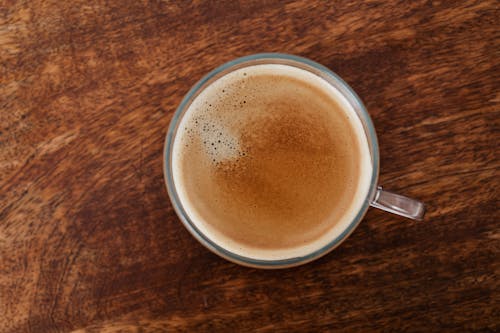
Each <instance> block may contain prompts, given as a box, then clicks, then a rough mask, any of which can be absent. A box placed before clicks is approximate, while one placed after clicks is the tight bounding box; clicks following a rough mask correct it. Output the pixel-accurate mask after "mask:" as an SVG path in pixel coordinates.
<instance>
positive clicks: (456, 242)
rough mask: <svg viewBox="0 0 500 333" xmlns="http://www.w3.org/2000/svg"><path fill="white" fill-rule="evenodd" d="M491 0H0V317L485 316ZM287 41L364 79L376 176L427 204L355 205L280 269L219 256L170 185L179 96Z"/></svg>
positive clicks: (493, 63) (368, 319)
mask: <svg viewBox="0 0 500 333" xmlns="http://www.w3.org/2000/svg"><path fill="white" fill-rule="evenodd" d="M498 8H499V6H498V2H495V1H332V2H330V4H329V5H328V4H327V2H312V1H309V0H303V1H295V2H294V1H286V2H285V1H283V2H274V1H241V2H235V1H224V2H217V3H215V2H206V3H203V2H195V3H193V4H188V2H184V1H180V2H178V3H170V2H168V1H165V2H163V1H155V2H151V3H147V2H141V1H110V2H108V1H98V2H89V1H73V2H69V1H68V2H66V1H28V2H24V1H19V2H17V1H3V2H2V4H1V5H0V112H1V113H0V332H6V333H15V332H69V331H76V332H98V331H103V332H163V331H180V332H183V331H187V332H217V331H227V332H323V331H325V332H327V331H336V332H351V331H355V332H367V331H387V332H392V331H394V332H401V331H415V332H430V331H436V332H443V331H445V332H449V331H456V332H464V331H474V330H479V331H497V332H498V331H499V330H500V306H499V303H500V295H499V287H500V286H499V280H500V279H499V271H500V265H499V254H500V244H499V243H500V233H499V223H498V221H499V217H500V216H499V203H498V197H499V191H498V187H499V185H500V184H499V180H498V179H499V176H500V163H499V158H498V148H497V147H498V143H499V140H500V137H499V131H500V124H499V121H500V112H499V111H500V89H499V88H500V84H499V83H500V68H499V59H500V24H499V17H500V11H499V10H498ZM263 51H268V52H269V51H276V52H287V53H293V54H297V55H301V56H305V57H309V58H311V59H313V60H316V61H318V62H320V63H322V64H325V65H326V66H328V67H330V68H331V69H333V70H334V71H336V72H337V73H338V74H340V75H341V76H342V77H343V78H345V80H346V81H347V82H348V83H349V84H350V85H351V86H352V87H353V88H354V89H355V90H356V91H357V92H358V93H359V95H360V96H361V97H362V99H363V100H364V101H365V104H366V105H367V107H368V109H369V111H370V113H371V115H372V117H373V120H374V122H375V125H376V128H377V131H378V135H379V141H380V146H381V176H380V180H381V183H382V184H384V185H385V186H386V188H388V189H393V190H396V191H399V192H402V193H404V194H407V195H409V196H414V197H416V198H420V199H422V200H423V201H425V202H426V203H427V204H428V214H427V218H426V220H425V221H424V222H413V221H408V220H405V219H402V218H399V217H396V216H393V215H390V214H387V213H383V212H380V211H377V210H373V209H372V210H370V211H369V212H368V214H367V216H366V218H365V219H364V221H363V223H361V225H360V226H359V228H358V229H357V230H356V231H355V232H354V233H353V235H352V236H351V237H350V238H349V239H348V240H347V241H346V242H345V243H344V244H342V246H341V247H340V248H338V249H337V250H335V251H334V252H332V253H331V254H329V255H327V256H326V257H323V258H322V259H320V260H318V261H316V262H314V263H311V264H308V265H305V266H302V267H299V268H294V269H288V270H284V271H261V270H255V269H249V268H244V267H240V266H237V265H234V264H232V263H229V262H226V261H224V260H222V259H220V258H219V257H217V256H215V255H214V254H212V253H210V252H209V251H207V250H206V249H205V248H203V247H202V246H201V245H199V244H198V243H197V241H196V240H195V239H194V238H192V237H191V236H190V235H189V234H188V232H187V231H186V230H185V229H184V227H183V226H182V225H181V223H180V222H179V220H178V218H177V217H176V215H175V214H174V212H173V210H172V207H171V205H170V202H169V200H168V197H167V194H166V190H165V188H164V182H163V174H162V149H163V140H164V135H165V132H166V129H167V126H168V124H169V122H170V119H171V117H172V113H173V112H174V110H175V108H176V106H177V105H178V103H179V102H180V100H181V98H182V96H183V95H184V94H185V93H186V92H187V90H188V89H189V88H190V87H191V85H193V84H194V83H195V82H196V81H197V80H198V79H199V78H200V77H201V76H202V75H203V74H205V73H207V72H208V71H209V70H211V69H213V68H214V67H216V66H218V65H220V64H222V63H224V62H226V61H228V60H230V59H233V58H235V57H238V56H242V55H247V54H251V53H256V52H263Z"/></svg>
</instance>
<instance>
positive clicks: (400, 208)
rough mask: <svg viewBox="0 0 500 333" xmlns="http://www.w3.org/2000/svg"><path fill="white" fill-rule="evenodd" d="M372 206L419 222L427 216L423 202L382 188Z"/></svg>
mask: <svg viewBox="0 0 500 333" xmlns="http://www.w3.org/2000/svg"><path fill="white" fill-rule="evenodd" d="M370 205H371V206H372V207H375V208H378V209H382V210H384V211H386V212H389V213H393V214H396V215H401V216H404V217H407V218H410V219H412V220H418V221H421V220H423V218H424V214H425V205H424V204H423V203H422V202H420V201H418V200H414V199H410V198H408V197H405V196H403V195H400V194H396V193H392V192H389V191H386V190H384V189H382V186H378V187H377V192H376V193H375V197H374V198H373V200H372V201H371V202H370Z"/></svg>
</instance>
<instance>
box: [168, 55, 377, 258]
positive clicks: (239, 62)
mask: <svg viewBox="0 0 500 333" xmlns="http://www.w3.org/2000/svg"><path fill="white" fill-rule="evenodd" d="M261 64H281V65H287V66H293V67H297V68H300V69H303V70H306V71H308V72H310V73H312V74H315V75H317V76H319V77H321V78H322V79H324V80H325V81H327V82H328V83H329V84H330V85H331V86H333V87H334V88H335V89H336V90H337V91H338V92H340V94H341V95H343V97H344V98H345V99H346V100H347V102H348V103H349V104H350V105H351V107H352V109H353V110H354V111H355V112H356V114H357V115H358V118H359V120H360V121H361V124H362V126H363V130H364V134H365V136H366V141H367V142H368V146H369V151H370V155H371V156H370V157H371V162H372V168H371V177H370V185H369V190H368V192H367V193H366V197H365V199H364V201H363V203H362V205H361V207H360V209H359V210H358V212H357V214H355V217H354V219H352V221H350V223H348V224H347V225H346V227H345V228H344V229H343V231H342V232H341V233H340V234H338V235H337V236H335V237H334V238H333V239H331V240H330V241H329V242H328V244H326V245H325V246H323V247H321V248H319V249H317V250H315V251H313V252H311V253H307V254H305V255H303V256H299V257H293V258H286V259H279V260H269V259H256V258H249V257H244V256H241V255H238V254H236V253H233V252H231V251H228V250H227V249H225V248H224V247H222V246H221V245H220V244H218V243H217V242H216V241H215V240H213V239H211V238H209V237H208V236H207V235H205V234H204V233H202V232H201V231H200V229H199V228H198V227H197V226H196V224H195V223H194V222H193V221H192V220H191V219H190V217H189V215H188V214H187V213H186V211H185V209H184V207H183V204H182V202H181V200H180V199H179V195H178V193H177V190H176V188H175V182H174V179H173V172H172V149H173V143H174V139H175V137H176V133H177V131H178V127H179V123H180V121H181V119H182V117H183V116H184V114H185V112H186V110H187V109H188V108H189V106H190V105H191V103H192V102H193V100H194V99H195V98H196V97H197V96H198V95H199V94H200V93H201V92H202V91H203V90H204V89H205V88H206V87H208V86H209V85H210V84H211V83H212V82H214V81H216V80H217V79H219V78H220V77H222V76H224V75H226V74H228V73H230V72H232V71H234V70H237V69H240V68H243V67H248V66H253V65H261ZM163 166H164V176H165V182H166V186H167V191H168V194H169V196H170V200H171V202H172V205H173V207H174V209H175V211H176V213H177V215H178V216H179V218H180V220H181V221H182V223H183V224H184V226H185V227H186V228H187V229H188V230H189V232H190V233H191V234H192V235H193V236H194V237H195V238H196V239H198V241H199V242H200V243H201V244H203V245H204V246H205V247H207V248H208V249H209V250H211V251H212V252H214V253H216V254H217V255H219V256H221V257H223V258H225V259H227V260H230V261H232V262H235V263H238V264H241V265H244V266H250V267H256V268H286V267H292V266H297V265H301V264H305V263H307V262H310V261H312V260H315V259H318V258H319V257H321V256H323V255H325V254H326V253H328V252H330V251H331V250H333V249H334V248H335V247H337V246H338V245H340V243H342V242H343V241H344V240H345V239H346V238H347V237H348V236H349V235H350V234H351V233H352V232H353V231H354V229H355V228H356V227H357V225H358V224H359V222H360V221H361V220H362V218H363V216H364V215H365V213H366V211H367V210H368V207H369V206H370V204H373V200H374V198H375V196H376V195H377V193H378V189H377V180H378V172H379V150H378V143H377V136H376V133H375V128H374V127H373V123H372V121H371V119H370V116H369V114H368V112H367V110H366V108H365V106H364V105H363V103H362V102H361V99H360V98H359V97H358V96H357V95H356V93H355V92H354V91H353V90H352V89H351V88H350V87H349V86H348V85H347V83H345V82H344V81H343V80H342V79H341V78H340V77H339V76H338V75H336V74H335V73H333V72H332V71H330V70H329V69H328V68H326V67H324V66H322V65H320V64H318V63H316V62H314V61H311V60H309V59H305V58H302V57H297V56H293V55H288V54H279V53H263V54H255V55H250V56H246V57H242V58H238V59H235V60H233V61H230V62H228V63H226V64H224V65H222V66H220V67H218V68H216V69H215V70H213V71H212V72H210V73H209V74H207V75H206V76H205V77H204V78H202V79H201V80H200V81H199V82H198V83H196V84H195V85H194V86H193V87H192V88H191V90H190V91H189V92H188V93H187V94H186V96H185V97H184V99H183V100H182V102H181V104H180V105H179V107H178V108H177V110H176V112H175V114H174V116H173V118H172V121H171V123H170V126H169V129H168V132H167V136H166V139H165V150H164V159H163Z"/></svg>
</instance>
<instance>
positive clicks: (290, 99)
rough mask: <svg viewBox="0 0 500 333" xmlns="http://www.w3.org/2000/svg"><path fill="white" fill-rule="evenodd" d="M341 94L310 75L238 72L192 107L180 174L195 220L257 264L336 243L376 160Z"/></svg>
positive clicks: (257, 69) (180, 150) (177, 165)
mask: <svg viewBox="0 0 500 333" xmlns="http://www.w3.org/2000/svg"><path fill="white" fill-rule="evenodd" d="M368 147H369V146H368V142H367V140H366V136H365V134H364V132H363V127H362V124H361V121H360V120H359V118H358V116H357V115H356V113H355V111H354V110H353V109H352V107H351V106H350V105H349V104H348V102H347V100H346V99H345V97H343V95H342V94H341V93H340V92H339V91H338V90H336V89H335V88H334V87H333V86H331V85H330V84H329V83H328V82H327V81H326V80H324V79H322V78H321V77H319V76H317V75H315V74H312V73H310V72H308V71H306V70H303V69H300V68H297V67H293V66H289V65H278V64H262V65H252V66H248V67H244V68H240V69H237V70H235V71H233V72H231V73H229V74H226V75H224V76H223V77H221V78H219V79H217V80H216V81H214V82H212V83H211V84H210V85H209V86H207V87H206V88H205V89H204V90H203V91H202V92H201V93H200V94H199V95H198V96H197V97H196V98H195V99H194V100H193V102H192V103H191V105H190V106H189V107H188V108H187V110H186V111H185V113H184V115H183V116H182V119H181V121H180V124H179V126H178V129H177V132H176V133H175V139H174V143H173V153H172V161H171V163H172V173H173V179H174V183H175V188H176V191H177V193H178V196H179V199H180V202H181V204H182V206H183V209H184V210H185V212H186V214H187V215H188V217H189V219H190V220H191V221H192V223H193V224H194V225H195V226H196V228H198V229H199V230H200V231H201V232H202V233H203V234H205V235H206V236H207V237H209V238H210V239H211V240H212V241H213V242H214V243H217V244H219V245H220V246H222V247H224V248H225V249H227V250H229V251H231V252H233V253H236V254H239V255H242V256H246V257H251V258H257V259H269V260H271V259H284V258H291V257H296V256H302V255H304V254H307V253H311V252H312V251H315V250H318V249H320V248H321V247H323V246H325V245H326V244H328V242H330V241H332V239H334V238H335V237H336V236H338V235H340V234H341V233H342V232H344V230H345V229H346V225H348V224H349V223H350V222H351V221H352V220H353V219H354V218H355V215H356V213H357V212H358V211H359V210H360V207H361V206H362V205H363V203H364V200H365V198H366V194H367V192H368V190H369V187H370V175H371V171H372V162H371V158H370V152H369V148H368Z"/></svg>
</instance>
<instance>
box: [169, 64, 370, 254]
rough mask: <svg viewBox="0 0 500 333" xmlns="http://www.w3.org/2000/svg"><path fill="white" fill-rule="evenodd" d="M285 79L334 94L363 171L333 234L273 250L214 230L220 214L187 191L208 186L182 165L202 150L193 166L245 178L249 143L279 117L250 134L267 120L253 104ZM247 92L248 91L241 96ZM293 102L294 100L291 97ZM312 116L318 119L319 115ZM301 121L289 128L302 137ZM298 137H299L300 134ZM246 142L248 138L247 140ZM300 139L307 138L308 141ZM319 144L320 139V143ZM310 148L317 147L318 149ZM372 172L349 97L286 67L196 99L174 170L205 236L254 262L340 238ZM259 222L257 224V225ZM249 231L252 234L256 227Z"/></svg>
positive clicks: (257, 69) (253, 71)
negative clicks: (213, 213) (259, 79)
mask: <svg viewBox="0 0 500 333" xmlns="http://www.w3.org/2000/svg"><path fill="white" fill-rule="evenodd" d="M257 77H266V81H265V82H264V83H263V84H262V85H261V86H259V85H258V84H255V83H256V81H257V80H256V79H255V78H257ZM282 77H287V78H293V79H294V80H299V81H303V82H306V83H307V84H308V85H310V86H311V87H314V89H317V90H318V91H320V92H322V94H324V95H326V96H329V98H330V99H331V98H333V99H334V100H335V102H336V103H337V104H338V105H339V106H340V108H341V109H342V110H343V112H344V113H345V114H344V116H345V117H346V118H347V119H348V121H349V124H350V126H351V127H352V129H353V130H354V132H355V133H357V134H356V138H357V140H358V141H359V142H358V143H357V146H358V147H359V150H360V151H359V155H360V156H359V161H360V165H359V168H360V170H359V180H358V184H357V186H356V189H355V194H354V197H353V200H351V201H350V204H349V207H346V209H345V213H343V214H342V216H340V217H338V220H337V221H336V223H335V222H334V223H330V225H331V227H329V228H328V230H325V231H324V232H323V233H322V234H321V235H320V236H318V237H316V238H315V239H314V240H312V241H308V242H307V243H298V244H295V245H287V246H283V247H281V248H270V247H268V246H265V245H266V244H260V245H258V246H255V245H249V244H245V243H244V242H242V241H240V240H238V239H236V237H228V236H227V235H226V234H224V233H223V232H221V231H220V230H218V229H217V227H214V224H216V223H213V221H215V220H216V219H218V216H210V214H207V213H206V211H207V210H208V209H209V208H210V207H204V202H203V200H202V199H203V198H196V197H194V196H193V194H192V193H189V191H188V190H187V189H188V188H193V186H198V185H200V186H201V187H203V186H205V185H206V184H201V183H203V177H202V178H199V177H198V178H196V177H191V175H189V174H186V173H185V169H187V168H186V166H185V165H183V160H184V159H183V157H185V154H188V153H189V152H192V151H198V152H203V154H198V155H199V157H197V158H196V159H194V158H190V160H189V161H190V163H194V164H196V165H198V166H199V168H198V170H204V169H206V172H211V171H210V170H218V171H217V172H219V173H220V172H232V173H236V172H239V173H241V174H243V176H244V174H245V172H247V171H246V169H245V168H246V167H247V165H248V163H249V162H248V161H249V158H250V156H251V155H252V154H251V151H249V150H252V149H253V147H252V146H251V145H250V146H248V144H245V142H252V143H253V144H254V145H255V144H256V143H257V144H258V140H259V137H260V136H261V134H262V133H259V131H262V128H265V124H266V123H272V122H276V121H279V119H276V117H277V116H276V115H275V114H274V113H272V112H270V113H269V114H267V115H265V117H267V118H268V119H266V120H265V121H264V122H262V119H261V120H259V121H261V123H262V124H263V125H259V126H258V127H255V128H253V129H252V131H250V132H249V131H248V124H252V123H255V122H256V121H257V117H262V112H260V113H259V112H258V110H252V107H251V105H254V104H256V100H257V99H258V98H259V95H260V93H262V91H264V90H265V89H269V88H270V82H269V80H273V78H274V79H275V80H277V82H276V83H277V84H276V85H274V86H273V85H271V86H272V87H273V89H274V90H277V93H278V92H279V89H280V85H279V84H278V83H279V80H280V78H282ZM249 80H251V81H249ZM249 82H252V84H249ZM247 88H248V89H247ZM242 92H244V93H243V94H242ZM290 98H291V99H293V98H292V96H290ZM288 107H291V108H293V103H290V105H289V106H288ZM278 116H279V115H278ZM310 116H311V117H314V114H311V115H310ZM301 117H302V118H300V119H299V118H297V120H296V121H295V120H294V121H295V122H296V123H297V124H298V125H297V126H299V127H297V126H296V125H295V124H294V123H293V122H290V125H289V126H290V129H293V132H294V133H298V132H300V131H301V128H304V124H303V123H304V120H303V119H306V118H305V117H304V116H301ZM294 126H295V127H294ZM312 130H314V128H313V129H312ZM310 132H311V129H309V130H305V131H303V135H304V136H308V135H310ZM294 135H295V136H296V134H294ZM244 138H247V139H246V140H243V139H244ZM242 140H243V141H244V142H243V141H242ZM301 140H304V138H302V139H301ZM305 140H307V138H305ZM318 141H320V140H319V139H318ZM309 147H312V148H311V149H314V145H312V146H311V145H310V146H309ZM318 147H322V146H321V144H320V143H318ZM318 149H319V148H318ZM371 171H372V164H371V158H370V153H369V148H368V143H367V141H366V137H365V134H364V130H363V127H362V124H361V121H360V120H359V118H358V117H357V115H356V113H355V111H354V110H353V109H352V107H351V105H350V104H349V103H348V101H347V100H346V99H345V97H344V96H342V94H341V93H340V92H339V91H337V90H336V89H335V88H334V87H332V86H331V85H330V84H329V83H327V82H326V81H325V80H323V79H322V78H320V77H318V76H316V75H314V74H312V73H310V72H308V71H305V70H302V69H299V68H296V67H292V66H287V65H277V64H272V65H271V64H265V65H254V66H250V67H245V68H241V69H238V70H236V71H234V72H231V73H229V74H227V75H225V76H223V77H221V78H219V79H218V80H216V81H215V82H213V83H212V84H211V85H209V86H208V87H207V88H206V89H205V90H203V91H202V92H201V93H200V94H199V95H198V96H197V97H196V98H195V99H194V100H193V102H192V103H191V105H190V106H189V107H188V109H187V110H186V111H185V114H184V115H183V118H182V119H181V121H180V123H179V126H178V129H177V134H176V137H175V140H174V144H173V154H172V172H173V178H174V184H175V188H176V190H177V193H178V196H179V198H180V201H181V203H182V205H183V208H184V210H185V211H186V212H187V214H188V216H189V218H190V220H191V221H192V222H193V223H194V224H195V225H196V227H197V228H198V229H199V230H200V231H201V232H202V233H203V234H205V235H206V236H207V237H209V238H210V239H211V240H212V241H214V242H215V243H217V244H218V245H220V246H221V247H224V248H225V249H227V250H229V251H231V252H233V253H236V254H238V255H241V256H246V257H251V258H255V259H268V260H276V259H287V258H293V257H300V256H303V255H306V254H308V253H311V252H314V251H316V250H318V249H320V248H322V247H323V246H325V245H327V244H328V243H329V242H330V241H332V240H333V239H334V238H335V237H337V236H339V235H340V234H341V233H342V232H343V231H344V230H345V229H346V227H347V226H348V225H349V223H350V221H352V220H353V219H354V217H355V215H356V213H357V211H359V209H360V208H361V206H362V205H363V203H364V199H365V197H366V194H367V192H368V190H369V185H370V177H371ZM192 178H196V181H200V179H202V180H201V181H200V184H189V182H191V181H192V180H191V179H192ZM204 178H207V177H204ZM207 186H208V185H207ZM229 200H231V198H229ZM204 211H205V212H204ZM283 211H284V212H285V211H286V210H283ZM256 224H257V225H258V223H256ZM249 230H250V231H251V229H249Z"/></svg>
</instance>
